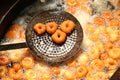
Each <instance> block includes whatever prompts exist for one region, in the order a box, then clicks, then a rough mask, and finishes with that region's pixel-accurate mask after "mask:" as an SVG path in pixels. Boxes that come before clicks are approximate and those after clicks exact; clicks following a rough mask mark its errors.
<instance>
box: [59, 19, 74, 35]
mask: <svg viewBox="0 0 120 80" xmlns="http://www.w3.org/2000/svg"><path fill="white" fill-rule="evenodd" d="M74 28H75V23H74V22H73V21H71V20H66V21H64V22H63V23H62V24H61V26H60V29H61V30H62V31H63V32H65V33H66V34H70V33H71V32H72V31H73V30H74Z"/></svg>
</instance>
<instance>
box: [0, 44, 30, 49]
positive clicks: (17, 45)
mask: <svg viewBox="0 0 120 80" xmlns="http://www.w3.org/2000/svg"><path fill="white" fill-rule="evenodd" d="M27 47H28V46H27V44H26V42H23V43H15V44H6V45H0V51H4V50H12V49H19V48H27Z"/></svg>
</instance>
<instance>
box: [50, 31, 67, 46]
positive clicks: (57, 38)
mask: <svg viewBox="0 0 120 80" xmlns="http://www.w3.org/2000/svg"><path fill="white" fill-rule="evenodd" d="M52 40H53V42H55V43H57V44H62V43H63V42H65V40H66V33H64V32H63V31H61V30H59V29H58V30H56V32H55V33H54V34H53V35H52Z"/></svg>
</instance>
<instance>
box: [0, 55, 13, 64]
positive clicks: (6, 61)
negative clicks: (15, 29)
mask: <svg viewBox="0 0 120 80" xmlns="http://www.w3.org/2000/svg"><path fill="white" fill-rule="evenodd" d="M10 62H11V59H10V58H9V57H8V56H6V55H0V65H6V64H9V63H10Z"/></svg>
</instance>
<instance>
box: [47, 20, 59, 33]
mask: <svg viewBox="0 0 120 80" xmlns="http://www.w3.org/2000/svg"><path fill="white" fill-rule="evenodd" d="M57 28H58V24H57V23H55V22H49V23H47V24H46V31H47V32H48V33H49V34H53V33H55V31H56V30H57Z"/></svg>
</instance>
